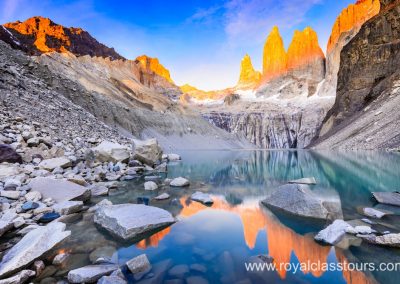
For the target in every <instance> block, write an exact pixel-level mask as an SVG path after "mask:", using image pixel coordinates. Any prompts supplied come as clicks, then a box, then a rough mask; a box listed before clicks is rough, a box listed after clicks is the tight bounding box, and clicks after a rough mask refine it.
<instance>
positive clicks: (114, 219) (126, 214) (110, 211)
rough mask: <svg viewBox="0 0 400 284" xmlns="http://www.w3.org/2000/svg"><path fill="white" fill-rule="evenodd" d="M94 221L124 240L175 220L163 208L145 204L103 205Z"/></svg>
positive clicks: (97, 211)
mask: <svg viewBox="0 0 400 284" xmlns="http://www.w3.org/2000/svg"><path fill="white" fill-rule="evenodd" d="M94 222H95V223H96V224H98V225H100V226H101V227H102V228H104V229H105V230H107V231H109V232H110V233H111V234H113V235H116V236H118V237H120V238H122V239H124V240H129V239H132V238H134V237H136V236H138V235H140V234H142V233H145V232H148V231H152V230H156V229H159V228H162V227H165V226H168V225H171V224H172V223H174V222H175V219H174V218H173V217H172V215H171V214H170V213H169V212H168V211H165V210H163V209H160V208H157V207H152V206H146V205H143V204H120V205H111V206H101V207H99V208H98V209H97V210H96V213H95V215H94Z"/></svg>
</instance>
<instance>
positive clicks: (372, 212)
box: [362, 207, 388, 219]
mask: <svg viewBox="0 0 400 284" xmlns="http://www.w3.org/2000/svg"><path fill="white" fill-rule="evenodd" d="M362 211H363V214H364V215H365V216H368V217H373V218H378V219H380V218H382V217H383V216H385V215H387V214H388V213H387V212H383V211H379V210H377V209H374V208H369V207H366V208H363V209H362Z"/></svg>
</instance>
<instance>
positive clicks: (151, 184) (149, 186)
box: [144, 181, 158, 190]
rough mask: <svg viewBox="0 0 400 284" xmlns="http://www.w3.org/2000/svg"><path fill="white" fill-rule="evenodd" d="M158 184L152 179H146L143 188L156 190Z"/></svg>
mask: <svg viewBox="0 0 400 284" xmlns="http://www.w3.org/2000/svg"><path fill="white" fill-rule="evenodd" d="M157 188H158V185H157V184H156V183H155V182H154V181H146V182H145V183H144V190H156V189H157Z"/></svg>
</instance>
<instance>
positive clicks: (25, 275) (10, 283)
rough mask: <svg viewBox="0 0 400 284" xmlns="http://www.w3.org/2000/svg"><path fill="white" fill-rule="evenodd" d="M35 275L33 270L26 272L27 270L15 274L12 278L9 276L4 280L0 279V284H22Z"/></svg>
mask: <svg viewBox="0 0 400 284" xmlns="http://www.w3.org/2000/svg"><path fill="white" fill-rule="evenodd" d="M35 275H36V273H35V271H33V270H28V269H26V270H22V271H20V272H18V273H17V274H15V275H14V276H11V277H9V278H6V279H1V280H0V284H22V283H25V282H26V281H28V279H29V278H31V277H33V276H35Z"/></svg>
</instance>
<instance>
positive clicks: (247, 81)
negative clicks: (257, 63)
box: [237, 54, 261, 87]
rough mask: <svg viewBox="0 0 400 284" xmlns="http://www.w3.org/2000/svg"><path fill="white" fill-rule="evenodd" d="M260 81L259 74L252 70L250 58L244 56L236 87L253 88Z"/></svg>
mask: <svg viewBox="0 0 400 284" xmlns="http://www.w3.org/2000/svg"><path fill="white" fill-rule="evenodd" d="M260 79H261V73H260V72H258V71H256V70H254V67H253V64H252V62H251V58H250V56H249V55H248V54H246V55H245V56H244V57H243V59H242V62H241V65H240V76H239V81H238V84H237V85H238V86H242V87H246V86H247V87H254V86H256V85H257V84H258V83H259V81H260Z"/></svg>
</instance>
